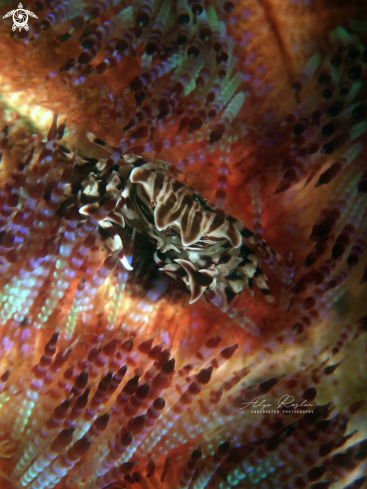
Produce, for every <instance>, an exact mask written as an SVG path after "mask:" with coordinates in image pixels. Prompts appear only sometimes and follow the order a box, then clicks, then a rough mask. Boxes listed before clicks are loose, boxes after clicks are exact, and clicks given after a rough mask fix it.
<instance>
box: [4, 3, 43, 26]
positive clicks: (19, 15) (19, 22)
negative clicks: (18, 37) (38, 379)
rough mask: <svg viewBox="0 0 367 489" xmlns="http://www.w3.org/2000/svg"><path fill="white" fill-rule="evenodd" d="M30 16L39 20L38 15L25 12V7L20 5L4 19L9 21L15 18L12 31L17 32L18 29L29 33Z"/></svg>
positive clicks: (28, 11)
mask: <svg viewBox="0 0 367 489" xmlns="http://www.w3.org/2000/svg"><path fill="white" fill-rule="evenodd" d="M28 15H29V16H31V17H34V18H35V19H38V17H37V15H36V14H34V13H33V12H31V11H30V10H24V8H23V5H22V4H21V3H20V4H19V5H18V8H17V9H16V10H11V11H10V12H8V13H7V14H5V15H4V17H3V19H7V18H8V17H11V16H13V22H14V24H13V26H12V30H13V31H15V30H16V29H17V28H18V29H19V30H20V31H21V30H22V29H25V30H26V31H28V29H29V27H28Z"/></svg>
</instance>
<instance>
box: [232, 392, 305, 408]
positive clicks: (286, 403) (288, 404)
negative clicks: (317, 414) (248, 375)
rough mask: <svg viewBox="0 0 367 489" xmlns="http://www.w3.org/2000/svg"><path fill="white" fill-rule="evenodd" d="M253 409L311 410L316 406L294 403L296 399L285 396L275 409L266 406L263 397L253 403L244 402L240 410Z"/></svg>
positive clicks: (279, 400)
mask: <svg viewBox="0 0 367 489" xmlns="http://www.w3.org/2000/svg"><path fill="white" fill-rule="evenodd" d="M248 407H251V409H258V410H260V411H264V410H267V409H270V408H271V409H280V408H282V407H284V408H285V409H299V408H310V407H314V404H309V403H307V401H306V400H304V401H302V402H300V403H299V402H294V397H293V396H291V395H289V394H284V396H282V397H280V398H279V399H278V405H277V406H276V407H275V408H274V407H273V404H266V402H265V400H264V399H261V396H257V397H255V399H254V400H253V401H250V402H243V403H241V406H240V409H246V408H248Z"/></svg>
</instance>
